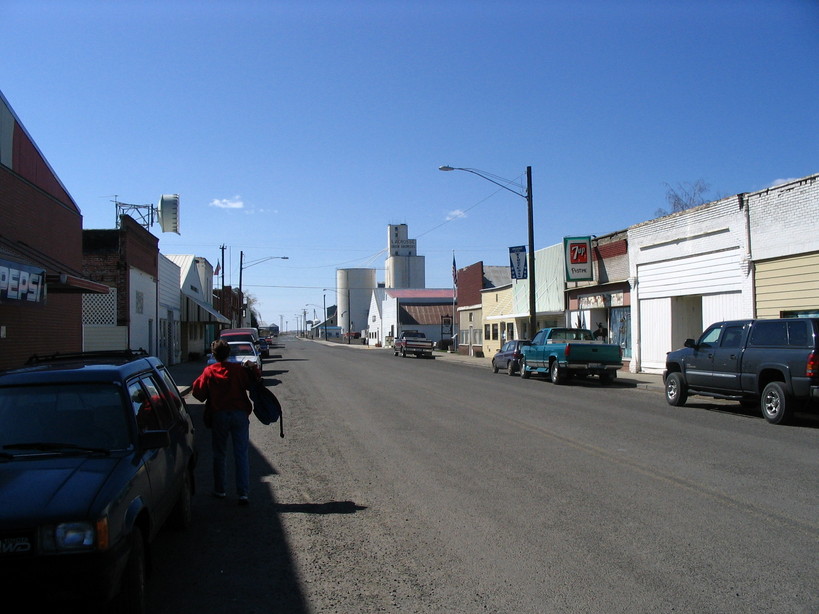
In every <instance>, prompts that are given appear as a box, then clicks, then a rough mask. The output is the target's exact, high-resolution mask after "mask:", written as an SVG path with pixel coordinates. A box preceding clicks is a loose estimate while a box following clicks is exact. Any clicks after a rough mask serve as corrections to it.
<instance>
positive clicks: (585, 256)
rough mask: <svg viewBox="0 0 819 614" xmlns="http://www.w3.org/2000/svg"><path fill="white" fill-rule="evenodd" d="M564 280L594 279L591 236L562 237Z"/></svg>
mask: <svg viewBox="0 0 819 614" xmlns="http://www.w3.org/2000/svg"><path fill="white" fill-rule="evenodd" d="M563 250H564V252H565V255H566V281H594V267H593V266H592V246H591V237H564V238H563Z"/></svg>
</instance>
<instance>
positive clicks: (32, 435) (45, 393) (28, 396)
mask: <svg viewBox="0 0 819 614" xmlns="http://www.w3.org/2000/svg"><path fill="white" fill-rule="evenodd" d="M129 442H130V437H129V434H128V424H127V422H126V416H125V412H124V410H123V404H122V396H121V394H120V391H119V389H118V388H117V387H116V386H114V385H113V384H73V385H71V384H62V385H44V386H36V387H34V386H17V387H6V388H0V449H21V448H22V447H23V446H22V445H21V444H32V445H31V446H30V447H31V449H37V450H48V449H57V448H58V447H59V448H65V449H68V448H80V449H106V450H111V449H123V448H127V447H128V445H129Z"/></svg>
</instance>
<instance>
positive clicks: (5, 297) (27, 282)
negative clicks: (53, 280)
mask: <svg viewBox="0 0 819 614" xmlns="http://www.w3.org/2000/svg"><path fill="white" fill-rule="evenodd" d="M44 299H45V271H44V270H43V269H38V268H36V267H33V266H28V265H25V264H20V263H19V262H11V261H9V260H0V302H9V301H15V302H16V301H19V302H21V303H41V302H43V300H44Z"/></svg>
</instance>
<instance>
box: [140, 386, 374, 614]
mask: <svg viewBox="0 0 819 614" xmlns="http://www.w3.org/2000/svg"><path fill="white" fill-rule="evenodd" d="M189 409H190V411H191V414H192V415H193V417H194V424H195V426H196V434H197V448H198V451H199V463H198V466H197V470H196V489H197V492H196V495H195V496H194V500H193V525H192V526H191V528H190V529H189V530H187V531H183V532H174V531H171V530H163V531H162V532H161V533H160V535H159V536H158V537H157V539H156V541H155V542H154V546H153V561H152V564H153V569H152V573H151V577H150V579H149V582H148V611H149V612H152V613H154V614H160V613H165V612H167V613H169V614H170V613H174V614H177V613H185V612H220V613H222V614H224V613H233V612H235V613H236V614H240V613H241V614H247V613H249V612H286V613H292V614H301V613H307V612H309V611H310V609H309V608H308V606H307V604H306V602H305V599H304V596H303V594H302V591H301V588H300V584H299V577H298V574H297V572H296V570H295V568H294V565H293V557H292V554H291V552H290V549H289V546H288V543H287V539H286V536H285V534H284V531H283V528H282V525H281V522H280V520H279V513H281V512H287V511H306V512H308V513H351V512H350V511H348V510H350V509H351V507H352V508H355V509H360V508H358V507H357V506H355V505H354V504H350V503H349V502H341V503H321V504H316V505H315V506H313V505H298V506H289V505H282V504H279V503H277V502H276V501H275V499H274V498H273V496H272V494H271V492H270V489H269V488H267V487H266V486H265V485H264V484H261V482H265V481H267V480H268V478H269V476H272V475H275V474H276V473H277V472H276V469H275V467H273V466H272V465H271V464H270V463H269V462H268V461H267V459H266V458H265V457H264V456H262V454H260V453H259V451H258V450H257V449H256V448H255V447H254V446H253V445H252V442H251V448H250V477H251V503H250V505H249V506H247V507H240V506H239V505H238V502H237V499H236V497H235V496H232V494H233V493H231V492H230V491H229V493H228V497H227V498H225V499H217V498H215V497H213V496H211V488H212V482H213V479H212V463H213V457H212V454H211V444H210V431H209V430H208V429H206V428H205V426H204V425H203V424H202V419H201V413H202V405H201V404H197V403H196V402H189ZM228 471H229V482H228V483H229V484H232V474H231V473H230V472H232V465H231V464H229V465H228ZM299 508H304V509H299ZM311 509H312V510H314V511H311ZM355 509H353V510H352V511H355ZM322 510H328V511H322ZM333 510H335V511H333Z"/></svg>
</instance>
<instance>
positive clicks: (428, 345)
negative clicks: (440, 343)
mask: <svg viewBox="0 0 819 614" xmlns="http://www.w3.org/2000/svg"><path fill="white" fill-rule="evenodd" d="M392 347H393V352H394V353H395V356H398V355H399V354H401V356H406V355H407V354H414V355H415V356H416V357H418V356H423V357H424V358H432V350H433V349H435V342H434V341H432V340H431V339H427V337H426V335H425V334H424V333H422V332H420V331H417V330H405V331H403V332H402V333H401V335H400V336H399V337H398V338H397V339H396V340H395V342H394V343H393V346H392Z"/></svg>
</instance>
